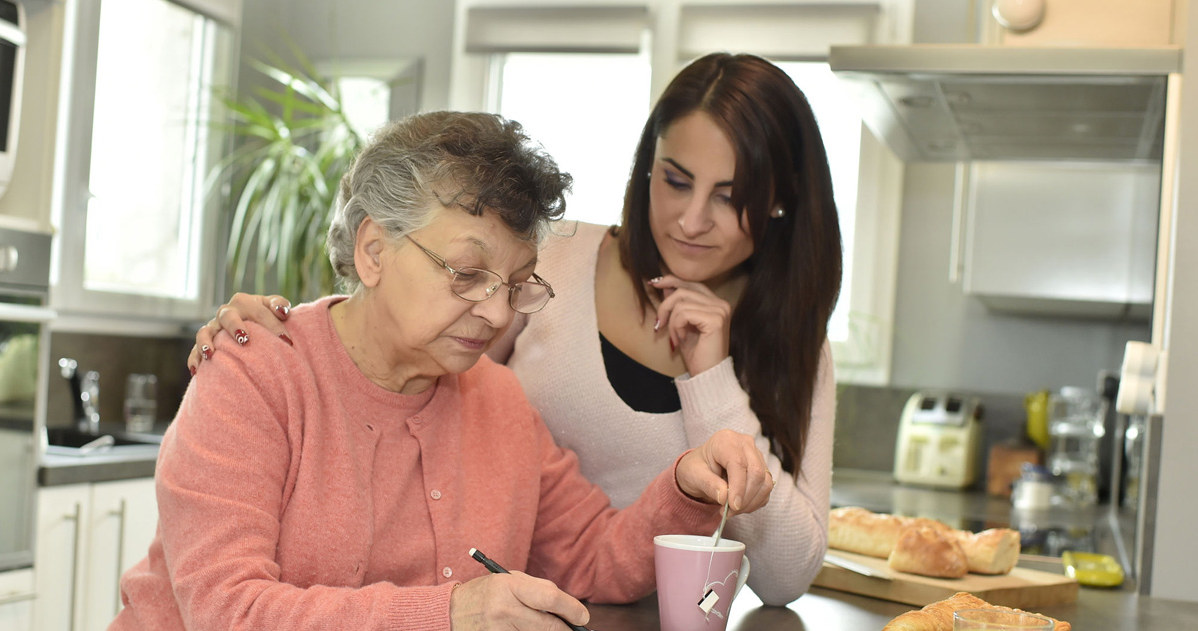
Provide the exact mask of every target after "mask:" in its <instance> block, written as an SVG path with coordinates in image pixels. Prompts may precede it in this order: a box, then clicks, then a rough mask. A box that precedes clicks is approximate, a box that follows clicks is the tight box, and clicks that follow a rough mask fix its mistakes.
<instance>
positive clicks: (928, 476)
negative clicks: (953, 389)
mask: <svg viewBox="0 0 1198 631" xmlns="http://www.w3.org/2000/svg"><path fill="white" fill-rule="evenodd" d="M981 413H982V407H981V403H980V402H979V401H978V399H976V398H971V397H965V396H961V395H956V394H952V393H947V392H916V393H915V394H913V395H911V398H909V399H907V403H906V405H905V406H903V415H902V418H900V419H899V429H898V440H897V441H895V448H894V477H895V479H896V480H898V481H899V482H902V483H906V484H917V485H923V486H934V487H943V488H957V489H959V488H964V487H967V486H969V485H970V484H973V482H974V481H975V480H976V479H977V477H978V468H979V459H980V455H979V451H980V441H981Z"/></svg>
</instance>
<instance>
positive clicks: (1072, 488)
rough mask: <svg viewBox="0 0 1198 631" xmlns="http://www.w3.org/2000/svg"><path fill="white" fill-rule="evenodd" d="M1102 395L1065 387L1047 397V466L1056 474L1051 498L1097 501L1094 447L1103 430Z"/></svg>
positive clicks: (1086, 503) (1068, 501)
mask: <svg viewBox="0 0 1198 631" xmlns="http://www.w3.org/2000/svg"><path fill="white" fill-rule="evenodd" d="M1106 405H1107V402H1106V400H1105V399H1103V398H1102V397H1100V396H1099V395H1098V394H1097V393H1095V392H1091V391H1089V390H1086V389H1084V388H1075V387H1065V388H1061V390H1060V391H1059V392H1056V393H1054V394H1053V395H1051V396H1050V397H1049V420H1048V434H1049V443H1050V445H1049V452H1048V454H1049V455H1048V468H1049V470H1050V471H1052V474H1053V475H1054V476H1056V477H1057V480H1058V484H1057V493H1056V494H1055V496H1054V498H1053V499H1054V502H1055V503H1057V504H1063V505H1074V506H1090V505H1093V504H1095V503H1096V502H1097V501H1098V449H1099V442H1100V441H1101V440H1102V436H1103V434H1104V433H1105V429H1104V426H1103V419H1104V418H1105V417H1106Z"/></svg>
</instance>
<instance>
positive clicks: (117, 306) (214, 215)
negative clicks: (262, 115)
mask: <svg viewBox="0 0 1198 631" xmlns="http://www.w3.org/2000/svg"><path fill="white" fill-rule="evenodd" d="M106 1H107V2H119V1H120V0H66V11H65V17H64V35H63V54H62V64H63V71H62V76H61V82H60V86H59V91H60V94H61V97H60V99H59V116H58V118H59V120H60V121H61V125H62V127H63V129H62V130H61V131H60V133H59V134H58V137H59V138H60V139H61V141H60V144H59V146H58V147H57V148H56V155H57V156H58V157H57V159H56V163H55V169H54V170H55V178H54V180H55V186H54V195H53V200H52V203H51V214H52V215H53V217H54V219H53V223H54V224H55V225H56V226H57V227H58V235H57V238H56V239H55V243H54V254H53V258H52V261H53V263H52V265H53V268H52V278H53V284H52V287H51V302H52V304H53V306H54V307H55V308H56V309H58V313H59V318H58V319H56V321H55V322H54V323H53V325H52V328H53V329H54V330H70V331H79V332H104V333H116V334H133V335H175V334H178V332H179V330H180V327H181V325H182V324H183V323H186V322H191V321H195V320H199V319H202V318H203V317H205V316H206V314H208V313H209V312H210V311H211V309H212V306H213V304H214V301H213V298H214V296H215V290H216V284H217V283H218V282H219V276H220V271H221V269H222V265H221V258H222V257H220V256H219V255H218V254H219V253H218V252H217V249H218V241H217V238H216V233H217V227H218V226H217V224H218V222H219V219H220V213H219V203H218V202H217V201H216V200H214V199H206V200H205V201H204V206H203V209H202V213H203V217H202V219H201V221H200V224H201V228H200V235H199V236H198V243H199V246H198V247H199V252H200V253H201V254H200V256H201V261H200V263H199V278H198V283H199V287H198V292H197V296H196V298H194V299H190V300H188V299H178V298H165V297H153V296H145V295H135V294H127V293H117V292H106V291H96V290H88V289H86V288H85V287H84V269H83V267H84V255H83V253H84V248H85V243H86V233H87V229H86V221H87V207H88V199H89V196H90V194H89V183H88V181H89V177H90V168H91V142H92V124H93V118H92V117H93V107H94V102H95V82H96V51H97V49H98V47H99V35H100V33H99V30H100V11H101V10H102V7H103V2H106ZM167 1H169V2H172V3H174V4H178V5H180V6H182V7H184V8H186V9H188V10H190V11H194V12H198V13H201V14H203V15H205V16H207V17H209V18H212V19H213V20H215V21H217V22H219V23H221V24H222V25H223V26H225V27H227V28H231V29H233V31H234V35H233V37H232V41H233V42H234V46H233V50H230V51H228V53H229V54H228V59H224V58H221V59H219V60H218V63H219V64H221V65H222V69H221V72H224V73H226V74H227V75H228V77H229V80H230V81H232V80H233V79H235V68H236V60H237V53H238V51H237V49H236V42H237V40H238V37H237V36H236V30H237V29H238V28H239V24H240V15H241V0H167ZM218 136H219V135H213V137H212V138H210V140H209V148H208V152H209V157H210V160H218V159H219V158H220V156H221V155H222V154H223V151H225V150H227V147H226V146H225V144H226V143H224V142H223V141H222V140H220V139H219V138H218ZM201 175H202V176H207V171H206V170H205V171H204V172H202V173H201ZM131 229H133V228H132V227H131Z"/></svg>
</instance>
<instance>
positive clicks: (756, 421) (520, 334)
mask: <svg viewBox="0 0 1198 631" xmlns="http://www.w3.org/2000/svg"><path fill="white" fill-rule="evenodd" d="M451 264H452V262H451ZM540 264H541V265H542V269H547V270H549V269H552V270H553V274H554V282H555V283H556V284H558V285H559V286H560V287H562V288H568V289H563V291H560V292H559V295H558V297H557V299H555V300H554V304H553V305H552V307H551V308H550V309H548V310H547V311H545V312H544V313H541V314H538V315H535V316H532V317H523V316H518V318H517V320H516V322H515V323H514V324H513V326H512V328H511V329H510V330H509V331H508V333H507V335H506V336H505V338H504V339H503V340H501V341H500V342H498V343H497V344H496V345H495V346H494V347H493V348H492V349H491V350H490V351H489V354H490V355H491V356H492V357H493V358H495V359H496V360H498V361H501V362H504V363H506V364H507V365H508V366H509V367H510V368H511V369H512V370H514V371H515V373H516V375H517V376H518V377H519V379H520V383H521V385H522V386H523V387H524V389H525V391H526V393H527V395H528V397H529V400H530V401H532V402H533V404H534V405H536V406H537V408H538V409H539V410H540V412H541V415H542V417H543V419H544V421H545V423H546V424H547V425H548V427H549V429H550V431H551V432H552V434H553V436H554V438H555V439H556V440H557V442H558V444H560V445H561V446H563V447H567V448H570V449H572V450H574V451H575V452H576V453H577V454H578V456H579V459H580V461H581V466H582V471H583V473H584V474H585V475H586V477H587V478H589V479H590V480H592V481H593V482H595V483H596V484H598V485H599V486H601V487H602V488H603V489H604V490H605V491H606V492H607V494H608V495H609V496H611V498H612V501H613V503H614V504H615V505H616V506H626V505H628V504H630V503H631V502H632V501H633V500H635V498H636V497H637V496H639V495H640V493H641V492H642V491H643V490H644V488H645V486H646V485H647V484H648V483H649V482H650V481H651V480H652V479H653V477H654V475H656V474H657V473H659V472H660V471H661V470H662V468H663V467H664V466H666V465H667V464H668V462H669V461H670V460H671V459H672V458H674V457H676V456H677V454H678V453H679V451H680V450H681V449H686V448H688V447H694V446H697V445H700V444H702V443H703V442H704V441H705V440H706V439H707V438H708V437H710V436H711V435H713V434H714V433H715V432H716V431H718V430H720V429H732V430H736V431H738V432H744V433H747V434H751V435H753V436H755V437H756V443H757V445H758V448H759V449H760V450H761V451H762V453H763V454H766V455H767V462H768V465H769V468H770V472H771V473H772V475H773V477H774V479H775V480H778V481H779V483H778V487H777V489H776V490H775V492H774V493H773V495H772V496H771V499H770V502H769V505H768V506H766V507H765V508H764V509H762V510H759V511H757V512H755V513H753V514H751V515H740V516H737V517H736V518H735V519H732V520H729V522H728V525H727V528H726V530H725V536H728V537H730V538H733V539H737V540H740V541H743V542H745V544H746V546H747V552H748V555H749V557H750V559H751V561H752V564H753V572H752V573H751V575H750V578H749V586H750V587H752V589H753V591H754V592H755V593H756V594H757V595H758V596H759V597H760V598H761V600H762V601H763V602H765V603H767V604H773V605H784V604H786V603H788V602H790V601H792V600H794V599H795V598H797V597H798V596H799V595H801V594H802V593H804V592H805V591H806V590H807V588H808V587H809V586H810V583H811V581H812V580H813V579H814V577H815V575H816V573H817V572H818V571H819V568H820V566H821V564H822V559H823V554H824V551H825V550H826V547H827V515H828V508H829V493H830V486H831V472H832V429H833V422H834V415H835V381H834V377H833V374H832V357H831V353H830V350H829V345H828V342H827V324H828V319H829V317H830V316H831V314H832V309H833V307H834V306H835V303H836V299H837V296H838V293H839V290H840V279H841V265H842V264H841V242H840V229H839V223H838V220H837V215H836V207H835V204H834V202H833V198H832V184H831V176H830V174H829V169H828V164H827V159H826V154H825V151H824V146H823V142H822V140H821V138H820V134H819V130H818V128H817V126H816V123H815V118H814V115H813V114H812V111H811V108H810V106H809V105H808V103H807V100H806V98H805V97H804V95H803V93H802V92H801V91H800V90H799V89H798V87H797V86H795V84H794V82H793V81H791V79H790V78H789V77H788V76H787V75H786V74H785V73H784V72H782V71H781V70H780V69H779V68H777V67H776V66H774V65H773V64H770V63H769V62H768V61H766V60H764V59H761V58H759V57H755V56H751V55H729V54H724V53H717V54H711V55H707V56H705V57H702V58H700V59H698V60H696V61H694V62H692V63H691V64H690V65H688V66H687V67H686V68H685V69H683V70H682V71H681V72H680V73H679V74H678V76H677V77H675V78H674V80H673V81H672V82H671V83H670V85H669V86H668V87H667V88H666V90H665V92H664V93H663V94H662V96H661V98H660V100H659V101H658V102H657V105H656V106H655V107H654V109H653V112H652V113H651V114H650V117H649V120H648V122H647V123H646V124H645V128H644V131H643V132H642V134H641V139H640V143H639V145H638V147H637V150H636V156H635V160H634V163H633V167H632V176H631V178H630V180H629V182H628V186H627V189H626V192H625V199H624V214H623V221H622V223H621V225H620V226H618V227H612V228H605V227H600V226H592V225H587V224H578V225H577V229H576V230H575V231H574V233H573V234H571V235H569V236H559V237H555V238H551V239H550V242H549V243H548V244H547V245H546V247H545V249H544V250H543V252H542V254H541V258H540ZM287 304H288V303H287V301H286V300H285V299H283V298H281V297H278V296H272V297H257V296H247V295H243V294H239V295H237V296H234V297H233V299H232V300H231V302H230V304H229V305H226V306H224V307H222V308H221V309H220V310H219V311H218V314H217V317H216V318H215V319H214V320H213V321H212V322H210V323H209V324H208V325H206V326H205V327H203V328H201V329H200V331H199V333H198V334H197V347H196V349H194V350H193V351H192V355H191V357H190V358H189V361H188V363H189V365H190V366H191V367H192V368H193V370H194V369H195V368H196V367H198V365H199V363H200V361H201V359H202V358H207V357H210V356H211V353H212V338H213V335H215V334H216V333H217V332H218V331H219V330H220V329H221V328H222V327H223V328H224V329H226V330H228V331H230V332H233V334H234V337H236V338H237V339H241V340H246V342H248V338H247V336H246V335H245V333H244V323H243V320H242V318H247V319H250V320H254V321H257V322H260V323H262V324H264V325H266V326H267V328H268V329H269V330H271V331H272V332H274V333H276V334H279V335H286V331H285V329H284V327H283V326H282V324H281V323H280V322H279V321H278V320H277V319H276V318H278V319H285V316H286V305H287ZM271 312H273V313H274V317H272V316H271V315H268V314H270V313H271ZM733 508H736V507H735V506H734V507H733Z"/></svg>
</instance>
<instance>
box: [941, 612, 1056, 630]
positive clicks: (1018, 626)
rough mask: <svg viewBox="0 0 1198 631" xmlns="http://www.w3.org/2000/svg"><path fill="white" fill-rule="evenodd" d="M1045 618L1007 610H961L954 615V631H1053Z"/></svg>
mask: <svg viewBox="0 0 1198 631" xmlns="http://www.w3.org/2000/svg"><path fill="white" fill-rule="evenodd" d="M1052 628H1053V622H1052V620H1049V619H1048V618H1045V617H1044V616H1037V615H1035V614H1031V613H1026V612H1022V611H1010V610H1007V609H961V610H959V611H956V612H954V613H953V631H978V630H979V629H985V630H988V631H1052Z"/></svg>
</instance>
